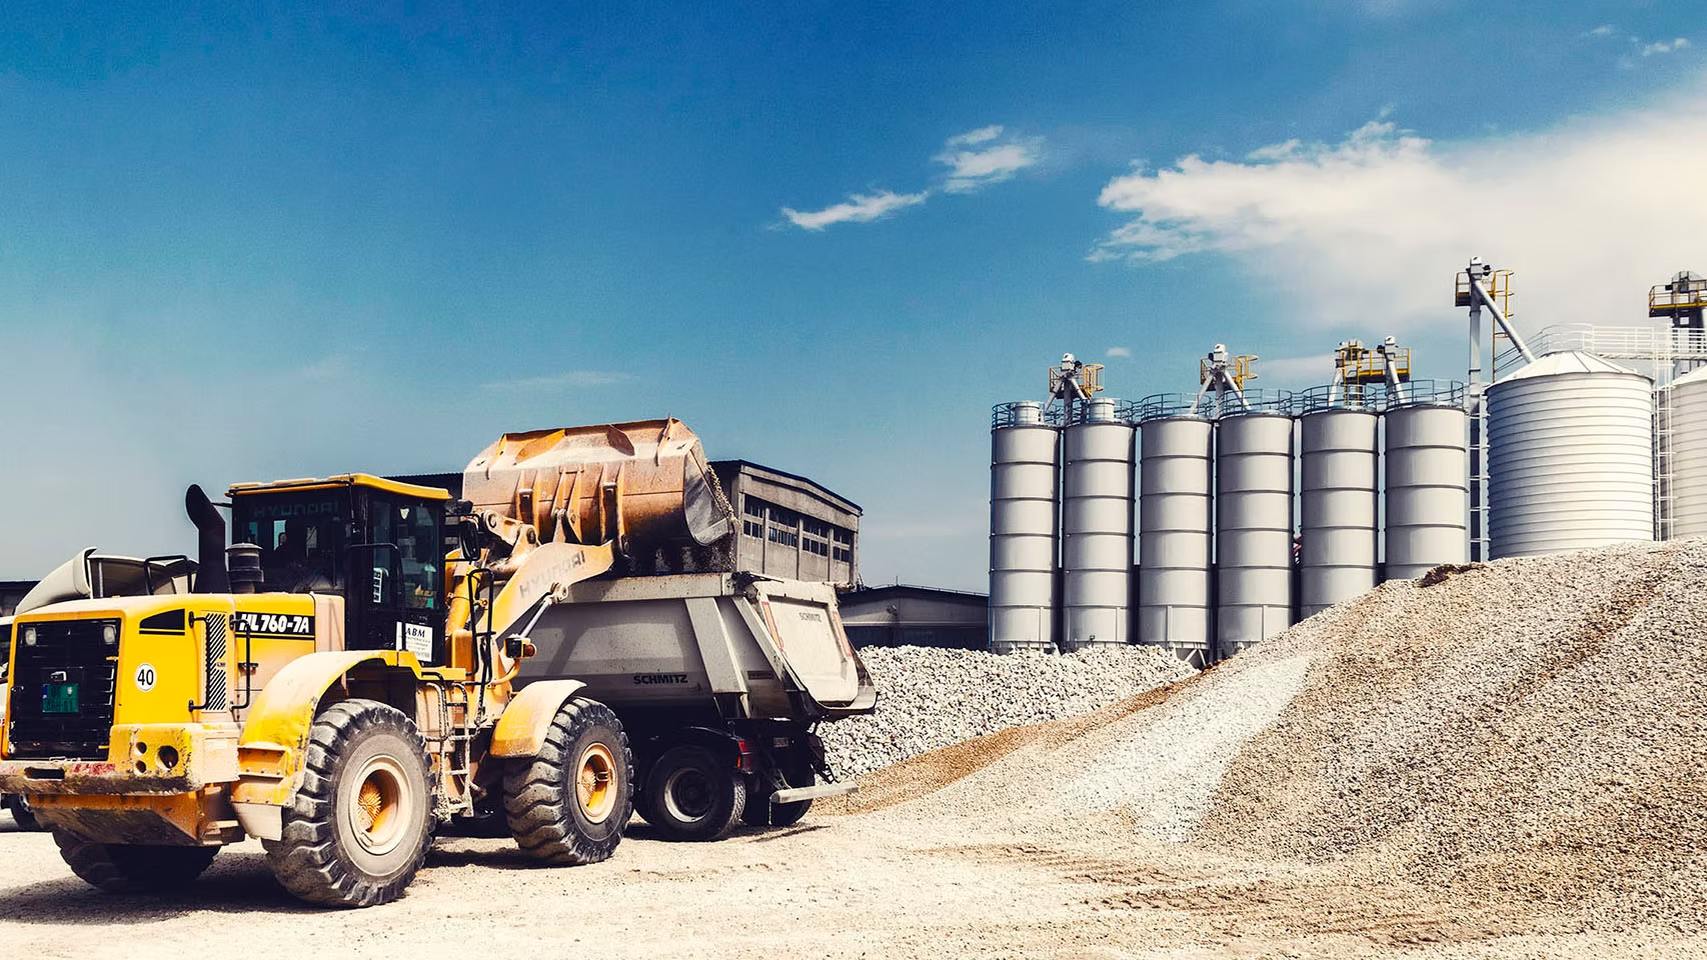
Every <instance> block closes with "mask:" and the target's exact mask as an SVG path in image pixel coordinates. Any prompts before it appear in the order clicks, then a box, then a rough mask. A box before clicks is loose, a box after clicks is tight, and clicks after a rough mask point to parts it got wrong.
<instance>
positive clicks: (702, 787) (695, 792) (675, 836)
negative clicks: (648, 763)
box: [641, 746, 747, 840]
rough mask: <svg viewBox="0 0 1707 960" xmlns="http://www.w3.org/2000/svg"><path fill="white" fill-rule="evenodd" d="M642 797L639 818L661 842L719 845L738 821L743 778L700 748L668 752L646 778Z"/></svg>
mask: <svg viewBox="0 0 1707 960" xmlns="http://www.w3.org/2000/svg"><path fill="white" fill-rule="evenodd" d="M645 797H646V800H645V804H644V806H643V807H642V809H641V816H644V817H645V818H646V822H647V823H650V824H651V825H652V826H653V827H654V828H656V829H657V831H658V832H659V833H661V834H663V835H664V838H665V839H667V840H717V839H720V838H722V837H725V836H727V835H728V834H729V831H730V830H732V829H734V827H735V824H737V823H739V822H741V814H742V812H743V811H744V810H745V809H746V806H747V778H746V777H745V776H743V775H742V774H741V773H740V771H738V770H736V769H735V765H734V764H732V763H730V762H729V760H728V759H727V758H724V757H719V756H717V755H716V754H715V753H713V752H712V751H710V750H708V749H706V748H704V747H697V746H680V747H671V748H670V749H668V750H666V751H664V754H663V756H660V757H659V758H658V760H657V762H656V763H654V764H652V769H651V770H650V771H649V772H648V773H647V774H646V791H645Z"/></svg>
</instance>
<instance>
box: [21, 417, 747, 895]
mask: <svg viewBox="0 0 1707 960" xmlns="http://www.w3.org/2000/svg"><path fill="white" fill-rule="evenodd" d="M517 436H520V437H522V438H524V439H523V440H522V441H521V442H524V443H527V444H531V445H532V448H533V449H534V450H536V451H537V450H538V449H543V448H547V447H554V448H557V449H561V450H564V451H566V454H565V457H563V458H560V459H565V460H566V461H573V462H574V464H575V467H574V470H573V471H569V470H563V471H559V472H558V473H557V474H556V475H554V478H553V482H554V483H556V484H557V486H556V487H554V488H553V489H552V490H538V489H535V488H534V486H533V485H532V484H533V478H531V477H529V476H526V475H525V474H521V473H518V472H516V471H513V470H512V471H509V472H508V473H505V471H503V470H502V468H501V467H496V466H495V467H494V469H493V470H491V471H488V475H489V476H492V475H497V476H499V477H500V482H507V483H509V484H510V486H511V488H512V490H513V496H512V497H511V498H510V502H509V503H506V504H499V505H484V506H482V507H481V508H479V509H475V508H474V507H473V505H472V504H469V503H468V502H466V501H452V500H451V498H450V495H449V493H447V492H446V491H444V490H441V489H437V488H431V487H422V486H415V485H411V484H405V483H399V482H395V481H391V480H385V479H382V478H379V477H375V476H370V475H366V474H348V475H342V476H335V477H330V478H325V479H309V480H287V481H282V482H276V483H266V484H239V485H236V486H234V487H232V488H231V489H230V491H229V495H230V503H229V508H230V511H231V518H232V523H233V527H234V529H233V532H232V540H233V541H234V542H233V543H232V545H231V546H230V547H229V548H227V545H226V542H225V541H226V536H225V529H226V526H225V521H224V518H223V517H222V515H221V513H220V511H219V509H217V507H216V505H215V504H213V503H211V502H210V501H209V499H208V498H207V497H206V496H205V495H204V494H203V493H202V492H201V490H200V489H199V488H195V487H192V488H191V489H190V491H189V493H188V495H187V497H186V507H187V509H188V512H189V515H190V518H191V520H192V521H193V522H194V523H195V525H196V528H197V530H198V538H199V549H198V558H197V560H196V561H194V562H191V561H189V560H188V559H187V558H182V559H180V560H176V561H175V560H174V558H150V560H149V561H147V562H146V563H144V565H143V569H144V576H145V578H148V579H152V578H153V574H152V573H151V571H153V570H155V569H157V567H158V566H159V565H160V564H161V562H162V561H163V560H164V561H165V562H167V563H172V562H176V563H177V564H178V566H177V568H176V569H183V568H186V567H191V568H193V569H194V574H193V577H191V578H188V579H187V580H186V581H185V587H186V589H187V591H188V592H177V590H175V589H173V590H165V589H161V588H160V587H161V585H158V584H155V583H152V582H150V583H147V584H145V585H144V589H143V590H141V591H139V593H140V594H141V595H136V596H109V597H96V596H89V595H87V594H83V595H82V596H83V597H84V598H82V599H67V600H64V601H62V602H53V603H48V604H46V605H44V606H38V607H36V608H35V609H32V610H29V611H28V612H27V613H22V614H20V615H18V616H17V617H16V618H15V620H14V622H13V624H12V632H13V638H14V642H13V646H12V657H11V662H10V672H9V682H8V689H7V695H8V704H9V707H10V709H9V710H8V712H7V716H6V725H5V730H4V737H3V738H0V793H6V794H15V795H18V796H22V797H25V798H27V799H28V802H29V804H30V808H31V809H32V810H33V812H34V813H35V815H36V816H37V817H38V818H39V819H40V820H41V822H42V823H44V824H45V825H47V826H49V827H50V828H51V829H52V830H53V832H54V836H55V839H56V840H57V842H58V844H59V847H60V850H61V853H62V855H63V856H64V859H65V861H66V862H67V864H69V865H70V867H71V869H72V870H73V872H75V873H76V874H77V875H78V876H80V877H82V878H83V879H84V880H86V881H88V882H89V883H91V884H93V885H94V886H96V887H99V888H101V889H103V890H109V891H131V890H142V889H157V888H162V887H170V886H174V885H180V884H183V883H187V882H189V881H191V880H193V879H194V878H195V877H196V876H198V875H199V874H200V873H201V872H202V871H203V870H204V869H205V868H206V867H207V866H208V864H209V862H210V861H212V859H213V858H214V856H215V855H216V854H217V853H218V851H219V849H220V848H221V847H223V846H225V845H227V844H231V843H235V842H238V841H241V840H244V839H246V838H249V837H254V838H258V839H260V840H261V841H262V843H263V845H264V846H265V848H266V851H267V856H268V860H269V862H270V864H271V866H272V868H273V871H274V873H275V875H276V876H277V877H278V879H279V882H280V883H281V884H282V885H283V886H284V887H285V888H286V889H287V890H289V891H290V892H291V893H293V894H295V895H296V896H298V897H300V898H302V899H304V900H307V901H310V902H314V903H320V904H327V905H340V906H369V905H372V904H378V903H384V902H386V901H389V900H392V899H395V898H396V897H398V896H400V895H401V894H402V893H403V891H404V889H405V888H406V887H407V886H408V885H409V883H410V881H411V880H412V879H413V877H414V875H415V873H416V871H417V870H418V869H419V867H420V865H421V863H422V861H423V860H424V859H425V857H426V853H427V849H428V847H429V845H430V843H431V840H432V837H433V834H434V832H435V829H436V828H437V827H438V826H439V825H441V824H445V823H447V822H451V821H455V820H458V819H475V818H479V817H481V816H482V815H485V816H487V817H488V818H491V817H494V816H498V815H500V814H501V817H502V819H503V820H504V821H505V823H506V824H507V826H508V829H509V831H510V832H511V833H512V835H513V836H514V837H515V839H516V842H517V843H518V844H519V845H520V847H521V849H522V850H523V851H524V852H525V853H526V854H527V855H528V856H530V857H532V858H534V859H536V860H538V861H541V862H544V863H552V864H580V863H589V862H594V861H599V860H603V859H606V858H608V857H609V856H611V854H612V853H613V852H614V850H615V849H616V847H617V845H618V843H619V842H620V841H621V838H622V833H623V829H624V826H625V824H626V823H627V821H628V819H629V816H630V813H631V810H632V804H633V773H634V771H633V760H632V753H631V750H630V747H629V743H628V739H627V736H626V735H625V733H624V731H623V728H622V725H621V723H620V722H619V721H618V720H617V718H616V716H615V714H613V713H612V712H611V710H610V709H609V708H608V707H606V706H605V705H603V704H601V703H599V702H596V701H594V700H590V699H587V698H586V697H584V696H582V695H581V694H580V691H581V688H582V686H583V685H582V684H581V683H580V682H578V681H576V680H573V679H567V678H560V679H554V680H550V681H546V682H537V683H533V684H531V685H528V686H527V687H526V688H525V689H519V690H518V689H517V687H516V686H515V684H514V681H515V680H516V677H517V675H518V673H519V670H520V667H521V664H522V661H523V660H524V659H525V658H526V657H528V656H529V655H531V654H532V653H533V651H534V647H533V643H532V641H531V640H530V639H529V636H528V634H529V631H530V630H531V629H532V627H533V625H534V624H536V623H537V622H538V621H539V619H540V618H541V617H542V616H543V615H544V613H545V611H546V610H548V609H549V608H550V607H552V606H553V605H555V604H558V603H562V602H566V600H567V598H568V591H569V589H570V587H571V586H572V585H573V584H575V583H577V582H579V581H583V580H587V579H589V578H592V577H596V576H599V575H601V574H603V573H605V572H607V571H609V570H611V569H612V568H613V567H623V568H627V567H632V566H634V565H636V564H654V563H657V562H659V560H660V558H665V557H681V556H686V555H690V554H693V553H695V552H696V551H703V550H705V549H707V548H708V547H707V545H711V544H715V543H718V542H719V541H723V540H726V538H727V536H728V533H729V531H730V529H732V526H733V522H734V518H733V511H732V510H731V509H730V508H729V505H728V503H727V501H726V500H724V499H723V497H722V494H721V493H720V491H719V490H718V488H717V484H716V480H715V478H714V477H713V476H712V475H711V474H710V471H709V469H708V467H707V465H706V463H705V460H704V456H703V453H702V451H701V448H700V444H699V440H698V438H697V437H695V436H694V434H693V433H692V432H691V431H689V430H688V429H687V428H686V427H685V426H683V425H682V424H680V423H679V422H677V421H674V420H660V421H643V422H639V423H633V424H622V425H616V426H611V427H595V428H580V429H578V430H559V431H542V432H539V433H535V434H526V435H508V436H507V437H506V438H505V440H504V441H500V444H499V446H501V445H502V444H504V443H505V442H506V441H509V442H511V443H512V445H513V444H514V443H515V442H516V441H515V440H514V438H516V437H517ZM494 449H496V447H495V448H494ZM490 452H492V451H489V453H490ZM512 452H513V451H512ZM480 462H481V461H480V460H478V459H477V460H476V464H479V463H480ZM470 469H471V471H473V470H474V467H472V466H471V468H470ZM571 474H573V475H572V476H571ZM505 478H507V479H505ZM541 504H544V505H546V506H547V507H548V509H536V507H539V506H540V505H541ZM67 595H68V596H74V597H75V596H79V594H77V593H75V592H69V593H68V594H67Z"/></svg>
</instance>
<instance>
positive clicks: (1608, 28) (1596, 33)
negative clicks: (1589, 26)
mask: <svg viewBox="0 0 1707 960" xmlns="http://www.w3.org/2000/svg"><path fill="white" fill-rule="evenodd" d="M1617 32H1618V28H1617V27H1614V26H1613V25H1612V24H1610V23H1603V24H1601V25H1600V26H1598V27H1595V28H1594V29H1593V30H1587V31H1584V33H1583V36H1585V37H1610V36H1612V35H1613V34H1615V33H1617Z"/></svg>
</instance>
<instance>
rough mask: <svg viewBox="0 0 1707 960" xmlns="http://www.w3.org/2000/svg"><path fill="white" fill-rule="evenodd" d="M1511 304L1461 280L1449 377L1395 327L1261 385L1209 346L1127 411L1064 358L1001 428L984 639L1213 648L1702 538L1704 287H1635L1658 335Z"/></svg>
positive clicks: (1249, 370) (1706, 380)
mask: <svg viewBox="0 0 1707 960" xmlns="http://www.w3.org/2000/svg"><path fill="white" fill-rule="evenodd" d="M1510 296H1511V273H1510V272H1509V271H1503V270H1494V269H1493V268H1492V267H1490V266H1489V265H1487V264H1485V263H1483V262H1482V261H1481V260H1479V259H1473V260H1471V261H1470V264H1469V266H1468V267H1467V268H1466V269H1464V270H1462V271H1460V272H1459V274H1458V277H1457V282H1456V285H1455V289H1454V303H1455V305H1457V306H1459V307H1466V308H1468V311H1469V319H1470V324H1469V334H1470V345H1471V349H1470V364H1469V368H1468V371H1467V376H1466V378H1465V380H1464V381H1448V380H1423V379H1414V378H1413V377H1412V376H1411V368H1410V367H1411V365H1410V351H1409V350H1408V349H1406V348H1403V347H1400V346H1399V345H1398V344H1397V343H1395V342H1394V340H1393V338H1391V337H1389V338H1387V339H1386V341H1384V342H1382V343H1379V344H1374V345H1370V346H1366V345H1365V344H1364V343H1362V342H1361V341H1357V340H1348V341H1345V342H1343V343H1341V344H1340V345H1339V348H1338V350H1337V351H1336V353H1335V362H1334V369H1333V371H1332V377H1331V379H1330V380H1329V381H1328V382H1326V383H1323V384H1322V385H1320V386H1317V387H1312V388H1310V389H1307V390H1299V391H1264V390H1259V389H1255V388H1253V387H1251V386H1250V384H1249V382H1250V381H1252V380H1254V379H1256V372H1255V367H1254V361H1255V360H1256V359H1257V358H1256V357H1254V356H1234V355H1232V354H1230V353H1229V352H1228V351H1227V349H1226V348H1225V347H1224V346H1221V345H1217V346H1216V347H1215V349H1214V350H1212V351H1210V352H1209V354H1207V355H1206V356H1205V357H1204V358H1203V360H1202V362H1201V364H1200V367H1199V371H1198V380H1199V384H1198V389H1197V391H1196V393H1195V394H1177V393H1176V394H1154V395H1151V396H1148V397H1145V398H1144V399H1142V400H1140V401H1137V402H1136V403H1122V402H1121V401H1118V400H1113V399H1110V398H1107V397H1104V396H1101V395H1100V394H1101V391H1102V383H1101V368H1100V366H1099V365H1096V364H1084V363H1080V362H1078V361H1077V360H1076V359H1075V358H1073V356H1072V355H1071V354H1069V355H1067V356H1065V357H1063V359H1062V362H1061V364H1060V365H1059V366H1058V367H1052V368H1051V369H1050V371H1049V377H1048V392H1047V395H1046V396H1047V399H1046V400H1044V401H1035V400H1033V401H1018V402H1013V403H1005V404H999V405H997V406H996V407H995V412H994V415H993V417H992V420H991V486H990V600H989V605H990V614H989V627H990V632H989V643H990V646H991V648H992V649H995V650H997V651H1009V650H1018V649H1037V648H1040V649H1060V650H1074V649H1079V648H1082V647H1086V646H1090V645H1094V644H1102V643H1124V642H1137V643H1142V644H1149V645H1155V646H1159V647H1162V648H1165V649H1168V650H1170V651H1172V652H1173V653H1175V654H1176V655H1178V656H1179V657H1181V658H1182V659H1185V660H1187V661H1188V662H1191V663H1194V664H1197V665H1207V664H1209V663H1212V662H1214V661H1216V660H1219V659H1223V658H1225V657H1227V656H1231V655H1233V654H1235V653H1237V652H1238V651H1240V650H1242V649H1244V648H1246V647H1248V646H1250V645H1252V644H1254V643H1258V642H1260V641H1262V640H1264V639H1266V638H1268V637H1272V636H1274V635H1275V634H1278V633H1280V632H1281V631H1283V630H1285V629H1286V628H1287V627H1289V626H1291V625H1292V624H1293V623H1295V622H1297V621H1298V620H1301V619H1304V618H1306V617H1309V616H1311V615H1313V614H1315V613H1318V612H1321V611H1323V610H1326V609H1328V608H1330V607H1332V606H1334V605H1335V604H1338V603H1342V602H1344V601H1346V600H1349V599H1352V598H1354V597H1357V596H1359V595H1361V594H1363V593H1364V592H1366V591H1368V590H1369V589H1371V588H1373V587H1375V586H1376V585H1378V584H1380V583H1381V582H1383V581H1385V580H1390V579H1409V578H1414V577H1417V576H1420V575H1422V574H1423V573H1425V572H1427V571H1428V570H1429V569H1430V568H1432V567H1435V566H1438V565H1440V564H1447V563H1464V562H1467V561H1470V560H1484V559H1498V558H1501V557H1510V556H1524V555H1531V554H1538V553H1551V552H1558V551H1563V550H1576V549H1583V548H1589V547H1596V546H1604V545H1607V544H1612V543H1620V542H1628V541H1640V540H1653V539H1669V538H1671V537H1674V536H1690V535H1702V534H1707V428H1703V427H1699V426H1697V425H1698V424H1699V423H1701V422H1703V421H1704V420H1707V418H1704V417H1702V416H1696V415H1695V414H1696V413H1699V412H1701V411H1707V370H1704V369H1702V368H1704V367H1707V331H1704V329H1703V314H1704V312H1707V280H1703V279H1702V278H1700V277H1698V276H1696V275H1695V274H1691V273H1679V274H1676V275H1675V276H1674V277H1673V278H1672V280H1671V282H1669V283H1666V284H1662V285H1659V286H1656V287H1654V288H1653V289H1652V290H1651V291H1650V292H1649V298H1648V308H1649V309H1648V315H1649V317H1651V318H1654V319H1667V320H1669V321H1670V329H1663V328H1657V327H1642V326H1626V327H1598V326H1584V325H1572V326H1555V327H1547V328H1544V329H1542V330H1540V331H1539V332H1538V333H1537V335H1536V336H1535V337H1533V338H1525V337H1524V336H1523V335H1522V334H1521V333H1520V332H1519V331H1518V330H1517V329H1516V328H1515V326H1514V325H1513V323H1512V317H1511V313H1510V309H1509V303H1510ZM1484 316H1488V317H1491V318H1492V320H1493V323H1492V324H1491V325H1487V326H1484V324H1483V317H1484ZM1483 357H1486V358H1487V359H1488V361H1489V364H1488V370H1487V371H1484V369H1483V359H1482V358H1483ZM1627 364H1628V365H1627ZM1324 372H1326V371H1324ZM1485 373H1491V376H1485V375H1484V374H1485Z"/></svg>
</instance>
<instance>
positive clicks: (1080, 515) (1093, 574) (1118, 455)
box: [1061, 397, 1133, 649]
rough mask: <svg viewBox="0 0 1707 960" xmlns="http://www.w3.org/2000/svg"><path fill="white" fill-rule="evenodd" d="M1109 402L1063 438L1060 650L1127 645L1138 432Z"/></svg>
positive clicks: (1079, 417) (1091, 408)
mask: <svg viewBox="0 0 1707 960" xmlns="http://www.w3.org/2000/svg"><path fill="white" fill-rule="evenodd" d="M1116 407H1117V404H1116V402H1115V401H1114V400H1112V399H1108V398H1102V397H1099V398H1096V399H1092V400H1088V401H1085V402H1084V403H1082V404H1081V405H1080V406H1079V408H1078V410H1077V411H1076V412H1075V416H1074V422H1072V423H1069V424H1067V426H1066V428H1065V429H1064V430H1063V431H1062V433H1063V440H1062V448H1063V451H1064V454H1063V463H1064V466H1063V467H1062V471H1061V646H1062V647H1063V648H1064V649H1077V648H1080V647H1083V646H1087V645H1090V644H1097V643H1125V642H1126V639H1127V637H1126V632H1127V630H1126V621H1127V616H1128V604H1129V603H1130V599H1131V593H1132V493H1133V490H1132V479H1133V476H1132V441H1133V430H1132V425H1131V424H1129V423H1126V422H1124V421H1122V420H1121V419H1120V417H1119V415H1118V414H1117V412H1116Z"/></svg>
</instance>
